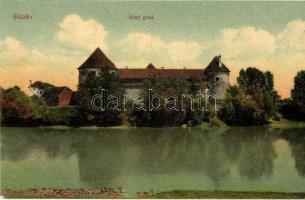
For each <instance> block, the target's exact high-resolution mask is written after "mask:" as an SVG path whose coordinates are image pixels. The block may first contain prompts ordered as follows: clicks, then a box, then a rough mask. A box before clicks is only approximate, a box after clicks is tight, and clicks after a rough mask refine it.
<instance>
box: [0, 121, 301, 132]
mask: <svg viewBox="0 0 305 200" xmlns="http://www.w3.org/2000/svg"><path fill="white" fill-rule="evenodd" d="M236 127H237V128H243V127H244V128H247V127H267V128H272V129H277V128H305V121H291V120H286V119H282V120H280V121H272V122H271V123H270V124H267V125H261V126H226V127H216V126H209V125H208V123H206V124H205V125H204V126H202V125H198V126H194V127H181V126H164V127H148V126H145V127H144V126H143V127H137V126H126V125H119V126H107V127H103V126H96V125H92V126H78V127H74V126H67V125H49V126H3V125H2V126H1V128H51V129H85V130H86V129H87V130H99V129H121V130H124V129H137V128H153V129H162V128H171V129H176V128H177V129H202V130H213V129H216V130H218V129H226V128H236Z"/></svg>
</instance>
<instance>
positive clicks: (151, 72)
mask: <svg viewBox="0 0 305 200" xmlns="http://www.w3.org/2000/svg"><path fill="white" fill-rule="evenodd" d="M118 75H119V78H120V79H146V78H149V77H150V76H156V77H158V78H169V77H173V78H190V77H193V78H198V79H202V78H203V70H202V69H152V68H146V69H118Z"/></svg>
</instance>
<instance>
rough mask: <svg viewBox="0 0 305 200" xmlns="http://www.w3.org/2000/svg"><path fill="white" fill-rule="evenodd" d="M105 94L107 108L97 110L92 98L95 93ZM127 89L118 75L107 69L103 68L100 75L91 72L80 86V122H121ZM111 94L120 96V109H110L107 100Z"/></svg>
mask: <svg viewBox="0 0 305 200" xmlns="http://www.w3.org/2000/svg"><path fill="white" fill-rule="evenodd" d="M102 90H104V92H105V94H104V95H103V102H99V103H103V106H104V108H105V110H96V109H94V108H93V107H92V104H91V100H92V98H93V97H94V95H99V94H101V92H102ZM124 93H125V91H124V89H123V86H122V84H121V83H120V81H119V79H118V77H117V76H116V75H115V74H113V73H110V72H109V71H108V70H107V69H103V70H102V72H101V75H100V76H96V75H95V74H91V73H89V75H88V77H87V79H86V81H85V83H84V84H81V85H79V87H78V94H77V95H78V98H77V99H78V100H77V104H76V108H77V110H78V112H79V116H80V119H78V121H79V122H83V123H87V124H92V125H99V126H111V125H117V124H120V119H119V114H120V112H121V111H120V110H121V109H122V103H123V95H124ZM110 95H114V96H116V97H118V98H119V100H118V104H119V106H118V108H119V110H111V109H108V106H107V105H106V102H107V101H108V100H109V98H110Z"/></svg>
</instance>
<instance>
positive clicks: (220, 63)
mask: <svg viewBox="0 0 305 200" xmlns="http://www.w3.org/2000/svg"><path fill="white" fill-rule="evenodd" d="M218 66H219V67H222V62H221V55H220V54H219V56H218Z"/></svg>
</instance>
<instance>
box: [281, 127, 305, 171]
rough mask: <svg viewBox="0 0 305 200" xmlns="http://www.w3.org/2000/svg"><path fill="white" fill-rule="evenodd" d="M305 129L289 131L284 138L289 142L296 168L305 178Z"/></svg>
mask: <svg viewBox="0 0 305 200" xmlns="http://www.w3.org/2000/svg"><path fill="white" fill-rule="evenodd" d="M304 133H305V129H301V131H300V129H289V130H287V131H285V132H284V133H283V135H284V136H283V137H284V138H285V139H286V140H288V141H289V143H290V148H291V151H292V156H293V157H294V159H295V168H296V169H297V170H298V173H299V174H300V175H301V176H305V136H304Z"/></svg>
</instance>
